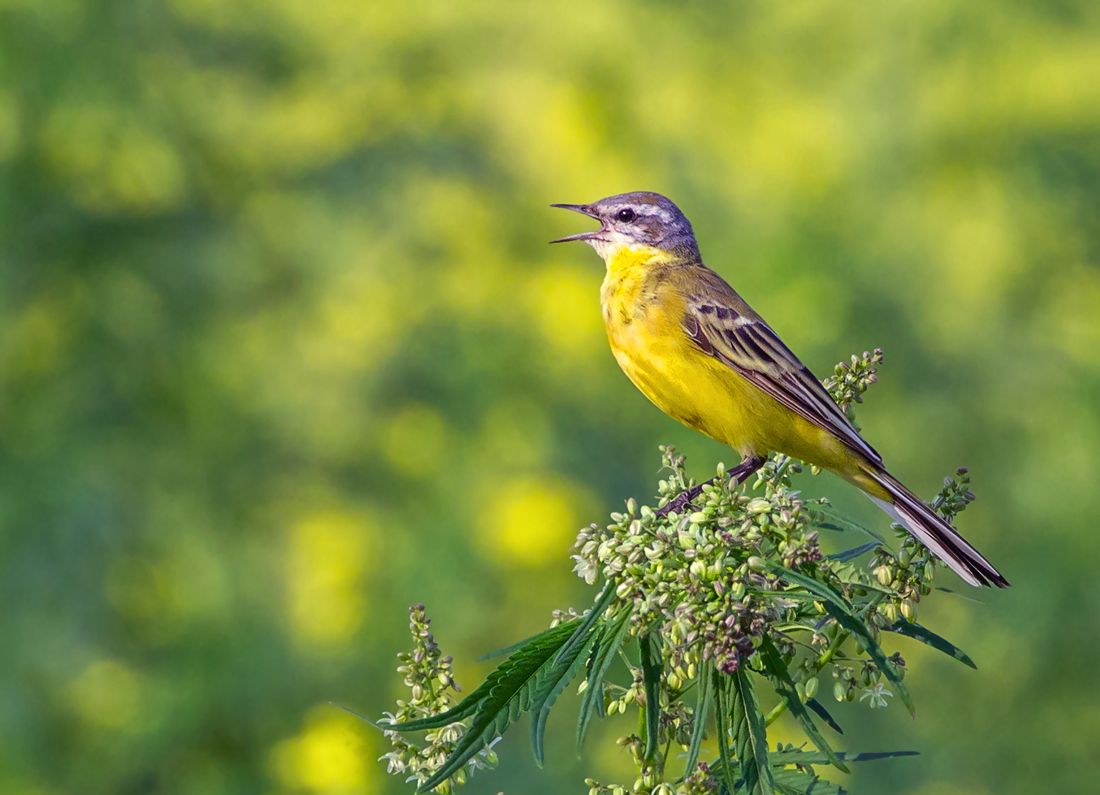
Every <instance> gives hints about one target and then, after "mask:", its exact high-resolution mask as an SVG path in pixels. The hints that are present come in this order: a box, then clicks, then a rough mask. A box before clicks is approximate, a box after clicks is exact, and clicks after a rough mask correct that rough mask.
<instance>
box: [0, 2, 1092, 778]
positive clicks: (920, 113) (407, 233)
mask: <svg viewBox="0 0 1100 795" xmlns="http://www.w3.org/2000/svg"><path fill="white" fill-rule="evenodd" d="M1098 31H1100V5H1098V4H1096V3H1095V2H1089V0H1060V1H1059V2H1031V3H1026V2H1021V3H1012V4H1006V3H999V2H993V0H988V1H987V2H974V1H967V2H963V0H950V1H949V0H931V1H930V2H920V3H917V2H900V3H890V4H879V5H875V4H871V5H868V4H834V3H824V2H801V1H799V2H793V3H768V4H745V3H725V4H717V3H703V2H688V3H680V4H661V3H652V2H640V1H639V0H634V2H585V3H555V4H552V6H547V5H546V4H542V5H536V4H521V3H502V2H491V3H490V2H483V1H481V0H472V1H471V2H465V3H447V2H419V1H415V0H414V1H413V2H405V3H400V4H399V3H358V2H351V0H313V2H309V3H304V2H298V1H297V0H262V2H261V1H260V0H241V2H224V0H168V2H163V3H158V2H137V3H132V2H113V1H112V0H89V2H84V3H76V2H69V1H67V0H2V1H0V269H2V270H0V605H2V608H0V638H2V641H0V647H2V652H0V791H3V792H5V793H25V794H26V795H31V794H33V795H62V794H63V793H81V794H82V795H83V794H92V795H94V794H96V793H118V794H119V795H126V794H129V793H133V794H134V795H137V794H138V793H195V794H196V795H198V794H200V793H201V795H222V794H224V795H230V794H234V795H235V794H237V793H241V794H245V793H247V794H249V795H251V793H272V794H273V795H282V794H284V793H285V794H288V795H289V794H291V793H302V794H304V795H350V794H351V793H399V792H407V791H408V789H407V787H405V786H404V785H402V784H400V782H398V781H396V780H391V779H389V778H387V777H386V776H385V774H384V773H383V771H382V769H381V767H380V766H379V765H378V764H377V763H376V762H375V761H374V760H375V758H376V757H377V756H378V755H379V754H380V753H382V752H383V750H385V749H384V747H383V744H382V738H381V737H380V736H378V734H377V733H376V732H374V731H373V730H372V729H370V728H369V727H366V726H364V725H363V724H360V723H359V722H357V721H356V720H355V719H354V718H351V717H349V716H348V715H347V714H346V713H344V712H342V711H340V710H339V709H336V708H335V707H333V706H331V702H336V703H341V704H347V705H349V706H353V707H355V708H357V709H361V710H363V711H364V712H366V713H370V714H373V715H377V714H379V713H380V712H381V711H382V710H383V709H386V708H387V707H388V706H389V705H390V704H391V703H392V701H393V699H394V698H396V697H397V696H398V695H400V687H399V682H398V679H397V677H396V675H395V674H394V673H393V671H392V667H393V664H394V661H393V656H394V654H395V653H396V652H397V651H398V650H399V649H401V648H404V647H405V646H406V645H407V640H406V638H405V633H406V627H405V624H406V616H405V607H406V606H407V605H408V604H410V603H412V602H417V601H424V602H426V603H427V605H428V609H429V611H430V614H431V615H432V616H433V617H434V618H435V626H436V629H437V634H438V637H439V640H440V642H441V643H442V644H443V646H444V649H445V651H447V652H449V653H452V654H454V655H455V656H456V657H457V659H458V671H459V675H460V680H461V681H462V682H463V683H464V684H466V685H467V687H469V686H472V685H474V684H476V682H477V681H478V679H479V677H480V676H481V675H483V674H484V673H485V672H486V670H487V666H486V664H484V663H476V662H474V658H475V657H476V656H477V655H478V654H479V653H481V652H483V651H486V650H488V649H490V648H495V647H498V646H500V645H504V644H505V643H507V642H510V641H511V640H514V639H518V638H520V637H524V636H526V635H528V634H530V633H531V632H533V631H535V630H537V629H538V628H540V627H542V626H544V625H545V622H546V621H547V619H548V615H549V611H550V610H551V609H552V608H555V607H564V606H567V605H570V604H583V603H585V602H587V600H588V599H589V598H590V597H591V591H590V590H587V589H585V588H584V586H583V585H582V584H581V583H580V582H579V581H578V580H577V579H576V578H575V577H574V576H573V575H572V574H571V572H570V562H569V561H568V559H567V553H568V549H569V546H570V544H571V541H572V537H573V535H574V534H575V532H576V530H577V528H578V527H580V526H581V525H583V524H587V523H588V522H590V521H593V520H600V519H601V518H602V517H604V516H605V515H606V513H607V512H608V511H610V510H615V509H617V508H618V507H619V506H620V505H621V503H622V500H624V499H625V498H626V497H629V496H631V495H636V496H639V497H644V496H645V495H647V494H648V492H649V489H650V488H652V484H653V483H654V482H655V474H656V470H657V467H658V464H659V459H658V456H657V452H656V447H657V445H658V444H659V443H661V442H671V443H674V444H676V445H678V446H679V447H680V448H681V449H683V450H685V451H686V452H687V453H688V454H689V463H690V465H691V469H692V471H693V472H695V473H696V474H697V475H700V476H702V475H705V474H707V473H708V472H710V471H711V469H712V467H713V465H714V463H715V461H717V460H719V459H720V458H724V459H725V460H727V461H731V460H732V459H733V455H732V454H731V453H730V452H729V451H726V450H723V449H721V448H720V447H718V446H717V445H715V444H712V443H711V442H709V441H707V440H705V439H702V438H700V437H698V436H696V435H693V434H692V433H691V432H690V431H687V430H686V429H683V428H681V427H680V426H678V425H677V424H675V423H674V422H673V421H671V420H669V419H666V418H665V417H663V416H662V415H661V414H660V413H659V412H658V411H656V409H654V408H652V407H651V406H650V405H649V404H648V403H646V402H645V400H644V399H643V398H642V397H641V396H640V395H638V394H637V393H636V392H635V390H634V389H633V387H631V386H630V384H629V383H628V382H627V381H626V379H625V377H624V376H622V374H621V373H620V372H619V371H618V369H617V367H616V366H615V363H614V361H613V360H612V358H611V356H610V355H609V353H608V351H607V350H606V341H605V339H604V336H603V330H602V326H601V320H600V316H599V311H598V297H597V296H598V285H599V282H600V279H601V275H602V265H601V264H600V263H599V261H598V260H597V259H596V257H595V256H594V255H593V254H592V252H591V251H589V250H587V249H586V248H584V247H581V246H575V247H568V246H555V247H550V246H547V245H546V244H545V241H546V240H548V239H550V238H552V237H557V236H559V235H562V234H566V233H570V232H574V231H579V230H580V229H583V228H585V226H584V224H585V223H586V222H585V221H584V219H580V218H578V217H575V216H568V215H566V214H562V213H558V212H557V211H554V210H550V209H548V208H547V206H546V205H547V203H549V202H552V201H588V200H592V199H595V198H597V197H599V196H602V195H606V194H609V193H615V192H619V191H624V190H631V189H653V190H659V191H661V192H664V193H667V194H669V195H670V196H672V197H673V198H674V199H675V200H676V201H677V202H678V203H680V204H681V206H682V207H683V208H684V209H685V211H686V212H687V213H688V215H689V216H690V217H691V218H692V219H693V221H694V222H695V226H696V231H697V232H698V234H699V236H700V238H701V240H702V247H703V252H704V256H705V257H706V258H707V259H708V261H709V262H710V263H711V264H712V265H713V266H714V267H715V268H716V269H717V270H718V271H720V272H721V273H722V274H723V275H725V276H726V277H727V278H728V279H730V280H731V281H732V282H734V284H735V285H736V286H737V287H738V288H739V289H740V290H741V291H742V292H743V293H744V294H745V295H746V296H747V297H748V298H749V300H750V301H752V302H753V303H754V304H755V305H756V306H757V307H758V308H759V309H760V311H762V312H763V313H764V315H765V316H766V317H768V318H769V319H770V320H771V322H772V323H773V325H774V326H775V327H776V328H777V329H778V330H779V331H780V333H782V334H783V335H784V336H785V337H786V338H787V340H788V341H789V342H790V343H791V345H792V346H793V347H794V348H795V349H796V350H798V351H799V352H800V353H801V354H802V355H803V356H804V358H805V359H806V360H807V362H809V363H810V364H811V366H812V367H814V368H815V369H817V370H818V372H819V373H824V372H826V371H827V370H828V368H829V366H830V365H831V364H832V363H833V362H835V361H836V360H837V359H839V358H842V357H844V356H846V355H847V354H848V353H850V352H852V351H854V350H859V349H863V348H867V347H870V346H873V345H881V346H883V347H884V348H885V349H886V352H887V357H888V359H887V365H886V367H885V369H884V371H883V374H882V381H881V384H880V385H878V386H876V387H875V388H874V390H873V391H872V392H871V393H870V394H869V396H868V403H867V405H866V406H865V408H863V409H862V410H861V415H860V419H861V422H862V424H863V426H864V429H865V431H866V432H867V434H868V435H869V437H870V438H871V439H872V441H873V442H874V443H875V444H876V446H877V447H878V448H879V449H880V450H882V451H883V452H884V453H885V454H886V457H887V459H888V461H889V462H890V463H891V465H892V467H893V468H894V469H895V471H896V472H898V473H899V474H900V475H902V476H903V477H904V478H905V479H906V480H908V481H909V482H911V483H912V484H913V486H914V487H915V488H917V489H918V490H920V491H922V492H924V493H930V492H933V491H934V490H935V489H936V488H937V485H938V483H939V481H940V478H942V477H943V476H944V475H945V474H947V473H948V472H950V471H951V470H952V469H953V468H954V467H955V466H956V465H959V464H967V465H969V466H970V467H971V469H972V471H973V473H974V487H975V489H976V491H977V492H978V494H979V500H978V502H977V503H975V505H974V506H973V507H972V508H971V510H969V511H967V513H966V514H965V516H964V517H963V521H962V524H963V526H964V529H965V531H966V533H967V535H968V536H969V537H971V538H972V539H973V540H974V541H975V542H976V544H977V545H978V546H979V547H980V548H982V549H983V550H985V551H986V552H987V553H988V555H989V556H990V557H991V558H992V559H993V560H994V561H996V562H997V563H998V564H999V565H1001V566H1002V567H1003V569H1004V571H1005V572H1006V573H1007V574H1008V576H1009V578H1010V579H1011V580H1012V581H1013V583H1014V586H1015V587H1014V588H1012V589H1011V590H1009V591H1007V592H1003V593H989V592H984V593H976V592H972V591H967V594H966V596H967V597H973V599H970V598H963V597H961V596H951V595H940V596H938V597H937V598H936V599H934V600H932V601H931V602H930V603H926V604H925V605H923V606H922V607H923V613H922V615H923V617H924V618H925V620H926V621H927V623H929V624H930V625H931V626H933V627H935V628H937V629H939V630H940V631H941V632H942V633H943V634H945V635H946V636H948V637H949V638H951V639H953V640H955V641H956V642H958V643H959V644H960V645H962V646H963V647H964V648H966V649H967V650H968V651H969V652H970V653H971V654H972V655H973V656H974V658H975V659H976V660H977V662H978V665H979V667H980V670H979V671H977V672H973V671H970V670H968V669H966V668H963V667H962V666H959V665H957V664H956V663H954V662H953V661H951V660H949V659H947V658H946V657H942V656H939V655H936V654H935V653H930V652H925V651H924V650H922V649H920V648H917V647H915V646H913V645H912V644H910V643H909V642H908V641H904V640H902V641H899V643H900V644H901V645H899V647H898V648H900V649H901V650H902V651H903V652H904V653H906V654H907V655H908V656H909V660H910V664H911V668H912V669H913V671H912V674H911V684H912V689H913V691H914V693H915V696H916V697H917V699H918V708H919V717H918V719H917V720H916V721H912V720H910V719H909V718H908V717H907V716H906V715H905V714H904V711H901V710H898V709H897V708H893V709H888V710H885V711H876V712H873V713H872V712H870V711H868V710H866V709H857V708H854V707H853V708H847V707H844V708H840V709H839V712H840V714H841V716H842V721H843V722H844V723H846V725H847V727H848V734H847V735H846V737H845V738H844V739H845V745H846V746H847V747H849V748H853V749H856V750H875V749H885V748H916V749H919V750H920V751H921V752H922V753H923V756H921V757H920V758H919V759H917V760H909V759H902V760H896V761H892V762H887V763H879V764H878V765H872V766H866V767H862V768H860V769H859V770H858V772H857V773H856V774H855V775H854V776H853V777H852V778H851V779H850V783H851V784H852V786H854V787H855V788H856V791H857V792H864V793H886V792H897V793H912V794H913V795H955V794H956V793H958V794H962V793H967V794H968V795H981V794H983V793H998V794H1000V793H1029V794H1032V793H1037V792H1085V791H1089V790H1091V789H1092V788H1093V787H1095V783H1096V781H1097V779H1098V778H1100V755H1098V754H1097V753H1096V739H1097V737H1098V736H1100V696H1098V692H1100V675H1098V670H1100V669H1098V666H1097V657H1098V654H1100V641H1098V639H1097V638H1098V633H1100V596H1098V593H1100V592H1098V590H1097V588H1096V575H1095V572H1096V562H1097V559H1098V556H1100V533H1098V532H1097V525H1096V517H1097V515H1098V514H1100V497H1098V489H1097V486H1096V469H1095V456H1096V452H1097V450H1100V417H1098V408H1100V405H1098V404H1100V397H1098V396H1100V270H1098V266H1100V224H1098V222H1097V218H1098V217H1100V214H1098V211H1097V200H1098V199H1100V33H1098ZM578 224H580V225H578ZM806 489H807V490H808V491H809V492H810V493H814V494H818V493H824V494H830V495H833V496H834V498H835V500H836V501H837V502H838V503H839V504H840V505H841V506H842V507H843V508H844V509H845V510H851V511H855V512H857V513H858V514H859V515H860V516H863V517H865V518H866V519H867V520H868V521H876V522H879V523H880V526H883V525H882V524H881V522H882V520H881V519H880V518H878V517H877V514H876V513H875V512H874V509H873V508H872V507H871V506H870V505H869V504H864V501H863V500H861V499H860V498H859V496H858V495H854V494H853V493H852V491H851V490H850V489H848V488H846V487H844V486H842V485H838V484H837V483H836V482H835V481H832V480H830V479H829V478H827V477H822V478H817V479H808V480H807V482H806ZM572 706H573V702H570V701H569V700H568V699H566V700H564V701H563V703H562V704H561V705H560V706H559V711H560V713H562V714H558V715H556V716H555V718H554V720H552V722H551V737H550V740H549V746H548V747H549V754H548V769H547V770H545V771H542V772H538V771H536V770H535V768H534V766H533V764H532V762H531V761H530V754H529V751H528V748H527V739H526V730H525V728H524V727H523V726H519V727H516V729H515V730H514V731H513V732H512V733H511V734H510V735H509V736H508V737H506V739H505V741H504V742H503V744H502V745H500V746H499V750H500V751H501V754H502V756H503V758H504V762H503V766H502V768H501V769H500V770H499V771H497V772H494V773H491V774H489V775H484V776H482V777H480V778H479V779H477V780H476V781H475V783H474V784H473V785H472V786H471V787H470V790H469V791H470V792H496V791H498V790H501V789H503V790H504V791H506V792H517V791H519V792H527V793H564V792H579V791H582V784H581V779H582V778H583V776H584V775H586V774H595V775H598V776H602V777H605V778H614V777H615V776H616V775H618V774H620V773H622V771H624V769H625V767H624V765H625V758H624V756H623V755H622V754H621V753H620V752H619V751H618V749H616V748H615V747H614V744H613V738H614V737H615V736H617V735H619V734H622V733H626V732H627V731H629V728H630V727H627V726H625V725H617V724H615V723H614V722H610V724H609V725H606V726H601V727H600V729H599V731H597V732H596V734H595V735H594V736H593V738H592V742H591V743H590V748H589V751H588V752H587V754H586V756H585V757H584V758H583V759H581V760H579V761H578V760H577V759H576V758H575V757H574V755H573V753H572V716H571V715H570V714H569V713H570V712H571V710H572ZM794 736H795V735H794V732H793V731H792V730H791V728H790V727H784V726H783V725H782V724H780V725H779V727H778V728H777V730H776V732H775V733H774V735H773V737H774V739H791V738H793V737H794Z"/></svg>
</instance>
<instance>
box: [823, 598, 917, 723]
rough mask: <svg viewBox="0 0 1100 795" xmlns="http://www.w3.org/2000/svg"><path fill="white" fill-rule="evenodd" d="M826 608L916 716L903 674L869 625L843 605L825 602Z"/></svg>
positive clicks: (910, 712) (911, 713)
mask: <svg viewBox="0 0 1100 795" xmlns="http://www.w3.org/2000/svg"><path fill="white" fill-rule="evenodd" d="M825 610H826V612H828V614H829V615H831V616H832V617H833V618H835V619H836V622H837V623H838V624H840V626H841V627H843V628H844V629H846V630H847V631H848V632H850V633H851V634H852V636H853V637H854V638H855V639H856V642H858V643H859V645H860V646H862V647H863V650H864V651H865V652H867V656H868V657H870V658H871V659H872V660H874V662H875V665H876V666H877V667H878V669H879V670H880V671H882V674H883V675H884V676H885V677H886V678H887V679H889V680H890V683H891V684H892V685H893V686H894V692H895V693H897V694H898V698H900V699H901V701H902V703H903V704H905V707H906V709H908V710H909V714H910V715H912V716H913V717H916V716H917V710H916V707H914V706H913V698H912V696H910V695H909V688H907V687H906V686H905V683H904V682H902V681H901V675H900V674H898V671H897V669H896V668H895V667H894V665H893V663H891V662H890V661H889V660H888V659H887V658H886V653H885V652H883V650H882V647H881V646H879V645H878V641H876V640H875V638H874V636H873V635H872V634H871V631H870V630H869V629H868V628H867V625H866V624H865V623H863V621H862V620H860V619H859V617H857V616H855V615H853V614H852V613H851V612H849V611H848V610H846V609H844V607H843V606H842V605H837V604H834V603H832V602H825Z"/></svg>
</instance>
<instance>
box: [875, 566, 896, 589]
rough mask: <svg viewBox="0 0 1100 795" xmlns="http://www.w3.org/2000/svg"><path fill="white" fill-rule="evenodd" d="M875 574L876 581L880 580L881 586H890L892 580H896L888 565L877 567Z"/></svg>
mask: <svg viewBox="0 0 1100 795" xmlns="http://www.w3.org/2000/svg"><path fill="white" fill-rule="evenodd" d="M873 574H874V575H875V579H876V580H878V582H879V585H889V584H890V580H892V579H894V572H892V571H891V570H890V567H889V566H886V565H882V566H876V567H875V570H874V572H873Z"/></svg>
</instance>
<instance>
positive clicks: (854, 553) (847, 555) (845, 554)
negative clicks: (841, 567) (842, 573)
mask: <svg viewBox="0 0 1100 795" xmlns="http://www.w3.org/2000/svg"><path fill="white" fill-rule="evenodd" d="M881 546H882V542H881V541H868V542H867V543H866V544H860V545H859V546H858V547H852V548H851V549H845V550H844V551H842V552H834V553H833V554H832V555H829V560H835V561H837V562H838V563H847V562H848V561H849V560H855V559H856V558H858V557H859V556H860V555H863V554H865V553H867V552H870V551H871V550H872V549H877V548H878V547H881Z"/></svg>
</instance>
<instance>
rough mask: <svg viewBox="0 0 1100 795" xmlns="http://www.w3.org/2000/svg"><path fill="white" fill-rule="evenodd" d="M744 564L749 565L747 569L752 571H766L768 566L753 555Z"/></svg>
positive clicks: (757, 556) (761, 559) (760, 558)
mask: <svg viewBox="0 0 1100 795" xmlns="http://www.w3.org/2000/svg"><path fill="white" fill-rule="evenodd" d="M745 562H746V563H748V564H749V568H750V569H752V570H753V571H767V569H768V565H767V564H766V563H765V562H764V559H763V558H762V557H760V556H759V555H753V556H752V557H750V558H749V559H748V560H747V561H745Z"/></svg>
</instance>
